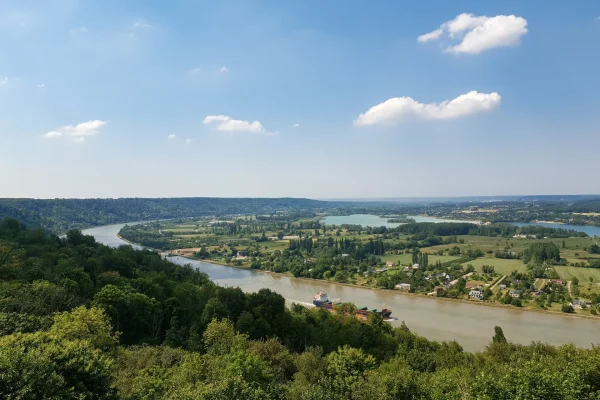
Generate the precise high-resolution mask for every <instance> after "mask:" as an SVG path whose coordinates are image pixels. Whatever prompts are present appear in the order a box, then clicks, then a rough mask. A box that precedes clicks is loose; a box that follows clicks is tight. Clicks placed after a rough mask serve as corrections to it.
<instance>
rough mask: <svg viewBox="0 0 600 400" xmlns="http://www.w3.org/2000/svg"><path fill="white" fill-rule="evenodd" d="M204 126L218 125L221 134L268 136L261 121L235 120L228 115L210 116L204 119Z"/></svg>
mask: <svg viewBox="0 0 600 400" xmlns="http://www.w3.org/2000/svg"><path fill="white" fill-rule="evenodd" d="M203 123H204V124H213V123H216V127H217V130H218V131H221V132H245V133H262V134H268V132H266V131H265V127H264V126H263V125H262V124H261V123H260V122H259V121H253V122H250V121H243V120H239V119H233V118H231V117H229V116H227V115H208V116H207V117H206V118H204V121H203Z"/></svg>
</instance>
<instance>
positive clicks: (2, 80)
mask: <svg viewBox="0 0 600 400" xmlns="http://www.w3.org/2000/svg"><path fill="white" fill-rule="evenodd" d="M6 85H8V76H0V86H6Z"/></svg>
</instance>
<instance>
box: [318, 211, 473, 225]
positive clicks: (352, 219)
mask: <svg viewBox="0 0 600 400" xmlns="http://www.w3.org/2000/svg"><path fill="white" fill-rule="evenodd" d="M407 218H412V219H414V220H415V222H436V223H439V222H467V223H470V224H473V223H477V221H466V220H465V221H461V220H457V219H443V218H436V217H427V216H423V215H409V216H407ZM388 219H390V218H382V217H380V216H378V215H372V214H352V215H328V216H326V217H325V218H323V219H322V220H321V221H320V222H321V223H324V224H326V225H343V224H347V225H362V226H371V227H380V226H385V227H388V228H395V227H397V226H399V225H403V224H402V223H398V222H388Z"/></svg>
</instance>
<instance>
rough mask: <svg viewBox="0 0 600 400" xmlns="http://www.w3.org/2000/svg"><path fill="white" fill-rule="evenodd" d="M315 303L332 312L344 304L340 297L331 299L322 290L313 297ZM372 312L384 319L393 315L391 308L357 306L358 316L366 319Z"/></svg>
mask: <svg viewBox="0 0 600 400" xmlns="http://www.w3.org/2000/svg"><path fill="white" fill-rule="evenodd" d="M313 304H314V306H315V307H318V308H323V309H325V310H327V311H330V312H335V311H337V308H338V307H339V305H340V304H342V302H341V301H340V299H334V300H329V298H328V297H327V293H325V292H323V291H320V292H319V293H317V294H316V295H315V296H314V297H313ZM370 314H376V315H379V316H381V317H383V319H390V317H391V315H392V310H390V309H389V308H384V309H382V310H378V309H376V308H372V309H369V308H368V307H362V306H360V307H357V310H356V316H357V317H360V318H363V319H366V318H368V317H369V315H370Z"/></svg>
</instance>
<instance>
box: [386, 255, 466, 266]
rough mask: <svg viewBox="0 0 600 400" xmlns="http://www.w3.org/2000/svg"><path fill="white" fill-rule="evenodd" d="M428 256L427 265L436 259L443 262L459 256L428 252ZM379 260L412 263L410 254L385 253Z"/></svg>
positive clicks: (403, 263) (404, 263) (433, 262)
mask: <svg viewBox="0 0 600 400" xmlns="http://www.w3.org/2000/svg"><path fill="white" fill-rule="evenodd" d="M428 257H429V265H431V264H435V263H436V261H438V260H440V261H441V262H443V263H445V262H447V261H454V260H457V259H459V258H460V257H454V256H438V255H434V254H429V255H428ZM381 260H382V261H383V262H386V261H393V262H395V263H398V262H399V263H400V264H402V265H409V264H412V254H385V255H383V256H381Z"/></svg>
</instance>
